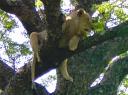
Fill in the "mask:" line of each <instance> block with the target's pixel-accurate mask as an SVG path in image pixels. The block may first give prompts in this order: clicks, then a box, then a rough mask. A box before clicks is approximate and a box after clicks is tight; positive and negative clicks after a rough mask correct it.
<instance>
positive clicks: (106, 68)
mask: <svg viewBox="0 0 128 95" xmlns="http://www.w3.org/2000/svg"><path fill="white" fill-rule="evenodd" d="M126 57H128V51H126V52H124V53H122V54H120V55H117V56H115V57H113V58H112V59H111V60H110V61H109V62H108V65H107V67H105V70H104V71H103V73H101V74H100V75H99V77H98V78H97V79H96V80H95V81H94V82H93V83H92V84H91V85H90V87H95V86H96V85H98V84H99V83H100V82H102V79H103V78H104V75H105V74H106V73H107V71H109V70H111V67H112V65H113V64H116V62H117V61H119V60H122V59H124V58H126ZM125 79H126V80H124V81H127V84H128V75H127V76H126V78H125ZM122 91H123V92H125V91H126V93H128V85H127V87H126V86H125V85H124V84H123V82H122V83H121V84H120V86H119V88H118V93H121V92H122ZM118 95H119V94H118Z"/></svg>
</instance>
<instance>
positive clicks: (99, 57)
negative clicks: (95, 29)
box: [0, 0, 128, 95]
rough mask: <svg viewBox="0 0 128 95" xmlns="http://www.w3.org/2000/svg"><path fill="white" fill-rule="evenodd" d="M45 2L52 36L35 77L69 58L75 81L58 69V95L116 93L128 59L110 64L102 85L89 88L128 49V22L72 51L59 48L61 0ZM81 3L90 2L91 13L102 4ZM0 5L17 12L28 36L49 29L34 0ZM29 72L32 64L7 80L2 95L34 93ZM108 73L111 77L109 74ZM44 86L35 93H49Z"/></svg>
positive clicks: (0, 2) (96, 0)
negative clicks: (65, 78) (61, 73)
mask: <svg viewBox="0 0 128 95" xmlns="http://www.w3.org/2000/svg"><path fill="white" fill-rule="evenodd" d="M42 1H43V3H44V5H45V9H46V10H45V13H46V17H47V18H46V20H47V22H48V23H47V25H48V26H47V28H48V29H47V30H48V35H49V39H48V42H47V45H46V46H45V47H42V50H41V55H40V56H41V59H42V60H43V62H42V63H41V64H38V65H37V66H36V77H38V76H40V75H42V74H44V73H46V72H48V71H49V70H51V69H52V68H55V67H58V66H59V65H60V64H61V62H62V60H64V59H65V58H69V57H70V58H69V66H68V69H69V73H70V74H71V76H72V77H73V78H74V82H73V83H71V82H69V81H65V80H64V79H63V78H62V76H61V75H60V72H58V82H57V89H56V91H55V94H56V95H68V94H70V95H115V94H116V90H117V87H118V85H119V83H120V81H121V80H122V79H123V77H124V76H125V75H126V74H127V70H126V67H127V64H123V63H125V62H126V61H127V60H126V59H127V58H126V59H123V60H121V61H119V63H118V64H119V65H118V64H114V65H113V66H112V67H111V72H110V71H107V72H106V73H107V74H106V75H105V81H103V82H102V85H98V86H96V87H93V88H90V85H91V84H92V82H93V81H94V80H95V79H96V78H97V77H98V76H99V74H101V73H102V72H103V71H104V68H105V67H106V66H107V63H108V60H111V59H112V58H113V57H114V56H116V55H118V54H120V53H122V52H125V51H126V50H127V49H128V47H127V46H128V43H126V42H127V41H128V39H127V35H128V31H127V30H128V27H127V25H128V24H127V23H128V22H125V23H123V24H120V25H119V26H117V27H115V28H113V29H111V30H109V31H107V32H106V33H105V34H104V35H97V34H96V35H94V36H92V37H89V38H87V39H86V40H84V41H81V42H80V45H79V47H78V49H77V50H76V51H75V52H70V51H68V49H60V48H58V41H59V38H60V37H61V36H62V34H61V24H62V18H61V17H60V15H61V11H60V0H42ZM104 1H106V0H104ZM81 2H84V3H83V4H85V5H84V6H86V5H87V4H88V6H87V7H86V8H87V11H88V12H90V11H91V10H90V8H91V6H92V4H95V3H101V2H102V0H93V1H90V0H80V1H79V4H82V3H81ZM0 8H1V9H3V10H4V11H6V12H9V13H13V14H15V15H16V16H17V17H18V18H19V19H20V21H21V22H22V24H23V25H24V27H25V28H26V30H27V33H28V34H29V35H30V33H31V32H35V31H37V32H40V31H43V30H44V29H45V28H46V27H45V25H44V22H43V21H42V20H41V19H40V17H39V15H38V14H37V12H36V11H35V8H34V2H33V0H16V1H12V0H0ZM86 8H85V9H86ZM90 13H91V12H90ZM123 37H124V38H123ZM114 38H115V39H114ZM110 39H111V40H110ZM107 40H108V41H107ZM99 44H101V45H99ZM75 54H76V55H75ZM73 55H74V56H73ZM72 56H73V57H72ZM30 72H31V70H30V66H27V65H26V66H24V67H23V68H22V70H21V72H19V73H17V74H16V75H15V76H13V77H12V78H11V79H10V80H9V82H8V81H7V82H6V83H8V85H7V84H6V85H7V86H6V89H4V88H5V86H1V88H3V89H4V92H3V94H2V95H17V94H18V95H32V94H33V92H32V89H31V81H30V80H31V78H30ZM118 73H120V74H118ZM108 75H110V76H109V77H107V76H108ZM9 78H10V77H9ZM1 79H2V78H1ZM41 88H43V87H41V86H40V85H38V84H37V89H36V92H35V93H34V95H38V94H39V95H48V93H47V91H46V89H44V88H43V89H41ZM37 92H38V93H37ZM53 94H54V93H53Z"/></svg>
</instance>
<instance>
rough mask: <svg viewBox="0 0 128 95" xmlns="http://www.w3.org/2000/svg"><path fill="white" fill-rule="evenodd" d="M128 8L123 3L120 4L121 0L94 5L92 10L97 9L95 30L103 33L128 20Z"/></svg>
mask: <svg viewBox="0 0 128 95" xmlns="http://www.w3.org/2000/svg"><path fill="white" fill-rule="evenodd" d="M126 7H127V6H124V4H123V3H122V4H120V3H119V0H116V1H115V2H103V3H102V4H100V5H94V6H93V8H92V9H93V10H95V9H97V16H96V17H94V23H93V28H94V30H95V31H96V32H103V31H105V30H106V29H108V28H110V27H113V26H116V25H118V24H120V23H122V22H124V21H126V20H128V15H127V13H126V12H125V8H126Z"/></svg>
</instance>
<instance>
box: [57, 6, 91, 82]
mask: <svg viewBox="0 0 128 95" xmlns="http://www.w3.org/2000/svg"><path fill="white" fill-rule="evenodd" d="M90 30H91V18H90V16H89V14H88V13H87V12H86V11H85V10H84V9H82V8H81V9H78V10H74V11H73V12H72V13H71V14H70V15H69V16H67V17H66V18H65V22H64V24H63V25H62V31H63V33H64V35H63V37H62V39H61V40H60V43H59V47H60V48H66V47H68V49H69V50H70V51H75V50H76V49H77V47H78V44H79V41H80V39H81V38H84V37H87V32H90ZM60 68H61V73H62V75H63V77H64V78H65V79H66V80H70V81H73V78H72V77H71V76H70V75H69V74H68V71H67V59H66V60H64V61H63V62H62V65H61V66H60Z"/></svg>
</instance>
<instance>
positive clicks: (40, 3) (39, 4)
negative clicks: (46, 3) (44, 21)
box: [35, 0, 43, 8]
mask: <svg viewBox="0 0 128 95" xmlns="http://www.w3.org/2000/svg"><path fill="white" fill-rule="evenodd" d="M35 6H36V7H37V8H40V7H42V6H43V3H42V2H41V1H40V0H36V2H35Z"/></svg>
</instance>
